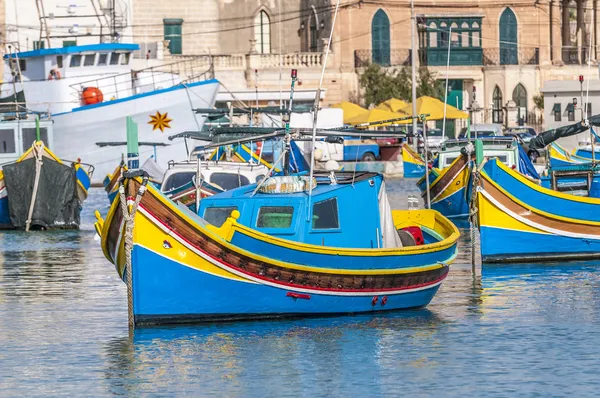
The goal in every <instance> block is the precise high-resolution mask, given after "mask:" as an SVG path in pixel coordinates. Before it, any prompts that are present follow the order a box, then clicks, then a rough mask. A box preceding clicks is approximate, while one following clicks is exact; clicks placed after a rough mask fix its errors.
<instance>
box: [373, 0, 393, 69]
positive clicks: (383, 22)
mask: <svg viewBox="0 0 600 398" xmlns="http://www.w3.org/2000/svg"><path fill="white" fill-rule="evenodd" d="M371 47H372V50H373V63H375V64H379V65H383V66H389V65H390V20H389V18H388V16H387V14H386V13H385V12H384V11H383V10H382V9H379V10H378V11H377V12H376V13H375V16H374V17H373V21H372V22H371Z"/></svg>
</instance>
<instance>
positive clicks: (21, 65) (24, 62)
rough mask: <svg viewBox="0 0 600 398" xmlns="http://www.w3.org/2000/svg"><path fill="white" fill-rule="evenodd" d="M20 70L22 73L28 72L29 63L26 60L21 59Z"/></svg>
mask: <svg viewBox="0 0 600 398" xmlns="http://www.w3.org/2000/svg"><path fill="white" fill-rule="evenodd" d="M19 68H21V72H25V71H26V70H27V61H25V60H24V59H20V60H19Z"/></svg>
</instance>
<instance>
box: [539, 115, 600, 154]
mask: <svg viewBox="0 0 600 398" xmlns="http://www.w3.org/2000/svg"><path fill="white" fill-rule="evenodd" d="M588 123H589V125H592V126H600V115H594V116H592V117H590V118H589V119H588ZM589 125H586V124H585V123H583V122H578V123H575V124H571V125H568V126H562V127H559V128H557V129H554V130H548V131H545V132H543V133H540V134H538V135H537V137H534V138H532V139H531V141H529V148H532V149H542V148H544V147H546V146H547V145H550V144H552V143H553V142H554V141H556V140H558V139H559V138H564V137H570V136H572V135H575V134H580V133H583V132H584V131H586V130H587V129H589Z"/></svg>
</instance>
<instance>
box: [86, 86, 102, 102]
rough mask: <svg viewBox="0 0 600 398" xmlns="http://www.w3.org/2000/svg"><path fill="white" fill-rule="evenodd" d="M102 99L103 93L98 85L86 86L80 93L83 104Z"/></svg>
mask: <svg viewBox="0 0 600 398" xmlns="http://www.w3.org/2000/svg"><path fill="white" fill-rule="evenodd" d="M102 101H104V95H103V94H102V91H100V89H99V88H98V87H86V88H84V89H83V92H82V93H81V102H83V104H84V105H93V104H99V103H100V102H102Z"/></svg>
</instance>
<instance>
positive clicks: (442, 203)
mask: <svg viewBox="0 0 600 398" xmlns="http://www.w3.org/2000/svg"><path fill="white" fill-rule="evenodd" d="M479 141H480V142H481V143H482V148H483V154H484V155H485V156H487V157H495V158H498V159H500V160H501V161H502V162H503V163H504V164H506V165H507V166H508V167H511V168H515V170H517V171H518V172H520V173H523V174H526V175H530V176H531V177H533V178H538V179H539V178H540V177H539V175H538V174H537V172H536V170H535V168H534V166H533V164H532V163H531V161H530V160H529V158H528V156H527V154H526V153H525V151H523V150H522V149H521V148H520V147H519V145H518V144H517V142H516V141H515V140H514V139H513V138H512V137H485V138H480V139H479ZM473 142H474V141H470V140H447V141H445V142H444V143H443V144H442V150H441V152H440V153H439V155H438V160H437V162H438V165H439V167H440V168H441V170H440V169H438V168H435V167H434V168H433V169H431V170H430V171H429V181H431V182H430V186H429V197H430V199H429V200H430V203H431V208H432V209H434V210H437V211H439V212H440V213H442V214H443V215H445V216H446V217H450V218H464V217H467V216H468V215H469V206H470V203H471V199H472V189H471V185H472V181H471V178H472V171H473V162H472V159H471V158H472V157H474V155H475V153H474V151H475V148H474V147H473V145H472V143H473ZM417 186H418V187H419V189H420V191H421V196H422V197H423V200H424V201H425V202H427V182H426V179H425V177H422V178H421V179H420V180H419V181H418V182H417Z"/></svg>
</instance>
